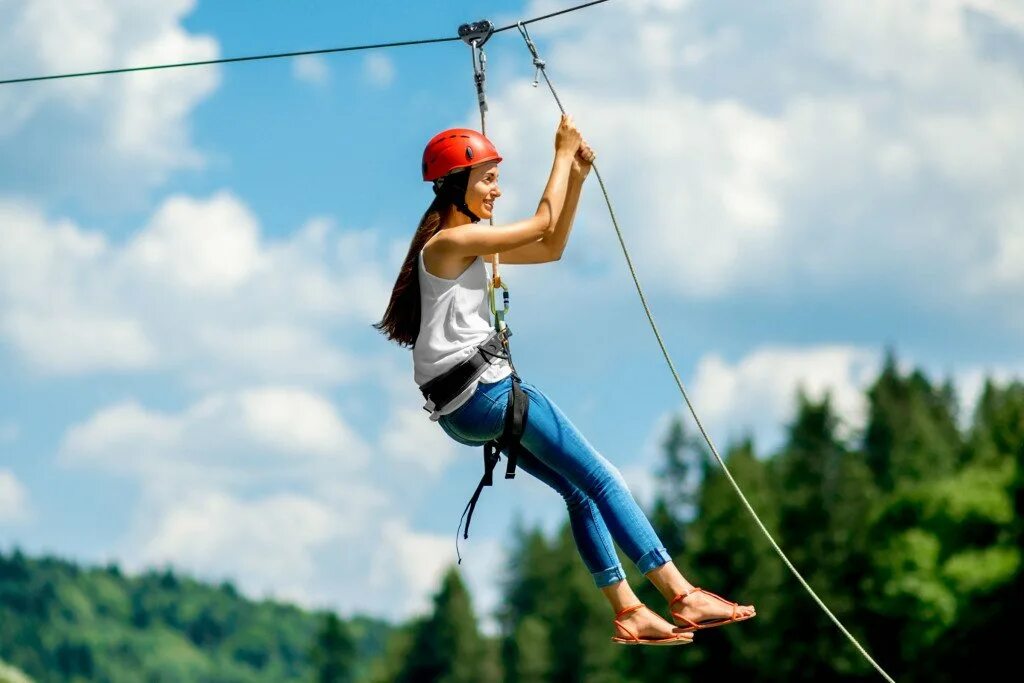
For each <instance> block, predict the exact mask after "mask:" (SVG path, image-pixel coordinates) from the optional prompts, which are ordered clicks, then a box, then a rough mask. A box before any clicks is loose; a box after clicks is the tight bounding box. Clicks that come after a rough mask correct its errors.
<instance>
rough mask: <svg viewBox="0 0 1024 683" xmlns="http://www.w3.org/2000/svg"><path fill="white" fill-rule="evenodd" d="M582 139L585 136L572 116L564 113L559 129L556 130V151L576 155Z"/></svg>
mask: <svg viewBox="0 0 1024 683" xmlns="http://www.w3.org/2000/svg"><path fill="white" fill-rule="evenodd" d="M582 140H583V136H582V135H580V131H579V129H578V128H577V127H576V124H575V123H573V122H572V116H570V115H569V114H562V120H561V121H559V123H558V130H557V131H555V153H556V154H557V153H563V154H568V155H575V154H576V151H577V150H578V149H579V147H580V142H581V141H582Z"/></svg>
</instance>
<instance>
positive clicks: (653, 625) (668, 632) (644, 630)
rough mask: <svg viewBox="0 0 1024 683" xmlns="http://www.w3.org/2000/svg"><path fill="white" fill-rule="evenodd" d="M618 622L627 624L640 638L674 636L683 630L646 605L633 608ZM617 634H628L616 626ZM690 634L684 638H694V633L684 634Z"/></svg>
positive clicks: (621, 635)
mask: <svg viewBox="0 0 1024 683" xmlns="http://www.w3.org/2000/svg"><path fill="white" fill-rule="evenodd" d="M618 622H619V623H620V624H622V625H623V626H625V627H626V628H627V629H629V631H630V632H631V633H634V634H636V636H637V637H638V638H640V639H644V638H649V639H657V638H672V637H675V636H679V635H680V633H681V630H680V629H679V628H678V627H676V626H673V625H672V624H670V623H668V622H667V621H665V619H663V618H662V617H661V615H660V614H658V613H657V612H654V611H653V610H651V609H650V608H649V607H647V606H646V605H645V606H644V607H641V608H640V609H637V610H633V611H632V612H630V613H629V614H626V615H623V616H622V617H619V619H618ZM615 630H616V635H617V636H619V637H624V636H625V635H626V634H624V633H619V632H618V631H619V629H618V628H616V629H615ZM684 635H686V636H688V637H687V638H685V639H684V640H687V641H690V640H693V634H692V633H686V634H684Z"/></svg>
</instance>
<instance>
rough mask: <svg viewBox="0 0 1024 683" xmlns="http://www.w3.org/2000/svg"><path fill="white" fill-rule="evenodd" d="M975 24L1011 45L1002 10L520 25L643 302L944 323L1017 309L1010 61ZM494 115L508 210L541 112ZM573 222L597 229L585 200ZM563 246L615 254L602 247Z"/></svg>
mask: <svg viewBox="0 0 1024 683" xmlns="http://www.w3.org/2000/svg"><path fill="white" fill-rule="evenodd" d="M545 9H549V5H548V3H545V2H536V3H533V4H532V5H531V6H530V8H528V10H527V12H526V13H534V12H541V11H543V10H545ZM978 11H985V12H988V13H990V16H992V17H993V19H994V20H999V21H1003V20H1005V22H1004V24H1003V25H1004V26H1006V27H1007V28H1008V30H1015V29H1013V27H1014V26H1016V23H1014V21H1013V20H1012V18H1010V19H1008V17H1011V15H1013V14H1014V13H1013V12H1008V13H1007V12H1001V11H999V10H998V9H997V8H996V4H995V3H980V2H969V1H967V0H918V1H916V2H909V3H889V2H884V1H883V0H877V1H872V2H867V3H853V4H851V3H847V2H842V1H840V0H834V1H831V0H830V1H827V2H819V3H803V2H787V1H784V2H782V4H781V5H779V4H773V5H772V6H771V7H770V8H769V7H767V6H766V7H764V8H751V7H750V6H749V4H748V3H736V2H710V1H699V0H695V1H693V2H637V3H623V4H609V5H606V6H601V8H600V9H596V8H595V9H594V10H593V11H591V12H590V13H578V14H577V15H568V16H566V17H563V18H561V19H560V20H559V21H558V22H545V23H542V24H539V25H537V26H536V28H535V29H533V28H531V31H532V33H533V34H534V38H535V40H536V41H537V43H538V47H539V48H540V50H541V53H542V57H544V58H545V59H546V60H547V62H548V66H549V71H550V73H551V76H552V78H553V79H554V81H555V84H556V86H557V87H558V88H559V90H560V94H561V97H562V100H563V102H564V103H565V104H566V106H567V108H568V109H569V111H570V112H571V113H573V114H574V117H575V119H576V121H577V123H579V125H580V127H581V130H582V131H583V133H584V136H585V137H587V138H588V140H589V141H590V142H591V143H592V144H593V145H594V146H595V148H596V149H597V150H598V153H599V155H600V157H601V168H602V172H603V175H604V177H605V179H606V180H607V181H608V185H609V187H610V190H611V192H612V193H613V199H614V200H615V201H616V209H617V214H618V217H619V219H620V222H622V223H623V224H624V225H623V227H624V229H626V231H627V233H628V234H627V238H628V241H629V244H630V247H631V249H632V250H633V252H634V255H635V256H636V260H637V261H638V266H639V268H640V271H641V273H643V274H644V275H645V282H647V283H649V286H650V288H651V289H652V290H653V291H662V292H664V293H667V294H672V295H675V296H680V297H685V298H688V299H698V300H712V301H713V300H721V299H723V298H726V297H728V296H731V295H736V294H741V295H744V296H753V297H757V296H765V297H768V296H770V297H779V296H786V297H793V298H801V297H809V296H815V295H820V293H822V292H829V291H840V290H842V289H844V288H848V287H850V286H852V285H854V284H856V283H864V282H871V283H872V284H871V287H870V288H868V289H865V290H864V291H863V293H862V294H861V295H860V297H869V296H875V295H876V293H877V292H878V291H885V293H886V294H885V296H886V297H887V298H889V299H895V300H897V301H917V302H927V304H928V305H929V306H930V307H931V308H933V309H935V310H943V311H947V312H950V311H958V310H961V309H962V308H963V307H964V306H965V305H967V304H968V303H969V302H974V301H979V300H980V301H983V302H987V303H992V302H995V301H997V300H1005V299H1006V297H1007V296H1013V297H1014V299H1015V301H1016V303H1014V304H1011V305H1012V306H1013V307H1014V309H1015V310H1016V311H1020V310H1021V309H1019V302H1020V301H1022V300H1024V298H1022V297H1020V296H1019V295H1020V293H1021V291H1022V290H1021V288H1022V287H1024V281H1022V279H1021V278H1022V277H1024V276H1022V273H1024V260H1022V258H1024V257H1022V255H1021V253H1020V252H1021V250H1020V245H1019V244H1018V242H1019V240H1018V239H1017V235H1019V234H1020V233H1021V231H1022V229H1024V223H1021V221H1022V220H1024V219H1022V216H1021V211H1020V205H1019V198H1018V196H1019V188H1020V186H1021V183H1022V182H1024V117H1021V116H1020V112H1021V111H1024V81H1022V80H1021V78H1020V73H1021V71H1020V69H1021V66H1022V64H1021V63H1020V62H1017V63H1012V62H1008V61H1007V59H1005V58H1001V59H997V58H995V57H993V56H992V55H991V54H990V52H991V49H992V42H993V41H992V40H982V39H981V38H980V37H979V34H978V32H977V31H976V30H975V29H974V28H972V25H971V24H972V22H971V20H970V17H971V15H972V13H975V12H978ZM1017 14H1019V13H1017ZM598 17H600V20H598ZM797 26H799V27H800V30H794V27H797ZM1004 40H1008V39H1007V38H1004ZM594 54H601V55H602V59H600V60H595V59H593V55H594ZM490 102H491V108H492V109H493V110H494V111H500V112H502V115H501V116H498V117H494V121H493V124H492V125H491V126H490V127H489V130H488V132H489V134H491V135H492V137H493V138H494V139H495V140H496V142H497V143H498V145H499V148H502V149H514V150H515V152H516V153H515V154H508V155H506V160H505V162H504V165H505V166H506V169H505V172H504V173H503V179H504V180H505V184H506V185H507V186H508V187H507V193H506V197H505V198H503V202H504V204H505V205H504V207H503V209H502V210H503V211H504V212H507V213H509V214H514V213H516V212H518V211H521V210H524V209H525V208H527V207H528V206H529V205H530V203H531V202H532V201H534V195H535V194H537V193H539V191H540V189H541V187H540V185H539V183H540V180H541V179H536V182H537V187H535V188H531V187H528V186H527V184H526V181H525V180H524V179H525V178H527V176H534V175H536V173H535V169H538V168H544V167H546V165H547V163H549V162H548V160H549V158H550V140H551V132H553V130H554V125H555V123H556V122H557V110H556V109H555V108H554V106H553V104H552V103H551V101H550V95H549V94H548V93H547V92H545V91H544V89H543V88H540V89H533V88H531V87H530V85H529V79H527V78H525V77H524V78H522V79H518V80H514V81H512V82H511V83H510V82H508V81H506V82H505V83H503V84H501V85H497V86H496V87H492V90H491V93H490ZM475 116H476V112H475V111H473V112H472V113H471V114H468V115H467V119H468V120H473V117H475ZM592 189H593V188H592ZM580 222H581V224H584V225H586V224H590V223H595V224H600V225H604V224H606V223H607V222H608V219H607V215H606V212H605V210H604V208H603V206H602V205H601V204H600V202H599V201H595V202H594V203H593V204H592V205H586V206H584V207H582V208H581V212H580ZM572 250H573V253H574V254H575V256H574V258H577V259H580V260H594V261H599V262H607V261H608V260H610V259H618V258H619V256H618V254H617V251H618V248H617V243H616V242H615V239H614V235H613V233H611V231H604V230H602V231H596V230H595V231H593V234H592V235H590V236H588V239H587V240H586V244H583V243H579V240H577V241H576V243H574V246H573V247H572ZM614 272H615V273H616V274H618V273H619V272H620V270H619V269H618V268H616V270H615V271H614ZM857 301H858V296H856V295H855V296H853V297H848V299H847V302H837V305H839V306H848V305H853V306H855V305H857Z"/></svg>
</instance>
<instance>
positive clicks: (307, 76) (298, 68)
mask: <svg viewBox="0 0 1024 683" xmlns="http://www.w3.org/2000/svg"><path fill="white" fill-rule="evenodd" d="M292 75H293V76H294V77H295V78H296V79H297V80H299V81H302V82H303V83H310V84H312V85H319V86H322V85H325V84H326V83H327V81H328V80H330V77H331V70H330V68H329V67H328V66H327V60H326V59H324V58H323V57H322V56H320V55H300V56H298V57H295V58H294V59H292Z"/></svg>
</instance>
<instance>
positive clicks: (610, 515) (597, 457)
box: [438, 376, 672, 588]
mask: <svg viewBox="0 0 1024 683" xmlns="http://www.w3.org/2000/svg"><path fill="white" fill-rule="evenodd" d="M521 386H522V388H523V391H525V392H526V395H527V397H528V398H529V401H530V412H529V415H528V416H527V420H526V428H525V430H524V431H523V437H522V439H521V441H520V443H521V445H522V446H523V448H524V449H525V451H524V450H520V452H519V459H518V460H517V467H519V468H521V469H523V470H525V471H526V472H529V473H530V474H532V475H533V476H534V477H536V478H537V479H540V480H541V481H542V482H544V483H545V484H547V485H548V486H550V487H551V488H553V489H555V490H556V491H558V493H560V494H561V496H562V498H563V499H565V504H566V506H567V507H568V508H569V525H570V527H571V528H572V534H573V538H574V539H575V541H576V547H577V549H578V550H579V553H580V556H581V557H582V558H583V563H584V564H585V565H586V566H587V569H588V570H589V571H590V573H591V574H592V575H593V577H594V582H595V583H596V584H597V586H598V588H604V587H605V586H610V585H611V584H613V583H617V582H619V581H622V580H623V579H625V578H626V573H625V572H624V571H623V569H622V564H621V563H620V562H619V558H618V555H616V554H615V548H614V546H613V545H612V539H613V538H614V539H615V541H616V542H617V543H618V544H619V547H620V548H622V550H623V552H625V553H626V555H627V556H628V557H629V559H630V560H631V561H632V562H633V564H635V565H636V567H637V569H639V570H640V572H641V573H642V574H646V573H647V572H649V571H651V570H652V569H654V568H656V567H660V566H661V565H663V564H665V563H666V562H668V561H670V560H671V559H672V558H671V557H669V554H668V551H667V550H666V549H665V546H664V545H663V544H662V542H661V540H660V539H659V538H658V535H657V534H656V533H655V531H654V528H653V527H652V526H651V523H650V521H648V519H647V517H646V515H644V513H643V511H642V510H641V509H640V506H639V505H637V503H636V500H634V499H633V494H632V493H630V491H629V488H628V486H627V485H626V481H625V479H623V478H622V474H621V473H620V472H619V470H618V468H616V467H615V466H614V465H612V464H611V463H610V462H608V461H607V460H606V459H605V458H604V456H602V455H601V454H600V453H598V452H597V451H596V450H595V449H594V447H593V446H591V445H590V444H589V443H588V442H587V440H586V438H584V436H583V435H582V434H581V433H580V432H579V430H578V429H576V427H575V426H574V425H573V424H572V422H570V421H569V418H567V417H566V416H565V415H564V414H563V413H562V411H561V410H559V408H558V406H556V405H555V404H554V403H552V402H551V400H550V399H549V398H548V397H547V396H545V395H544V394H543V393H542V392H541V391H540V390H539V389H537V387H535V386H533V385H532V384H530V383H529V382H522V383H521ZM511 388H512V377H511V376H509V377H506V378H505V379H503V380H501V381H499V382H493V383H491V384H484V383H483V382H481V383H480V384H479V385H478V386H477V389H476V392H475V393H474V394H473V395H472V396H470V398H469V400H468V401H466V402H465V403H463V404H462V405H461V406H459V407H458V408H457V409H455V411H453V412H451V413H449V414H448V415H442V416H441V418H440V419H439V420H438V424H439V425H441V428H442V429H443V430H444V431H445V433H446V434H448V436H450V437H451V438H453V439H455V440H456V441H458V442H459V443H461V444H465V445H467V446H482V445H483V444H484V443H485V442H487V441H490V440H491V439H494V438H496V437H497V436H498V435H500V434H501V432H502V431H503V429H504V426H505V408H506V406H507V404H508V394H509V391H510V390H511ZM502 452H503V453H506V455H507V451H502ZM500 469H502V468H501V466H500V465H499V466H498V467H496V468H495V472H496V473H497V472H499V471H500ZM495 476H496V477H497V476H498V475H497V474H496V475H495ZM606 524H607V526H606ZM609 532H610V533H609Z"/></svg>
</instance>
